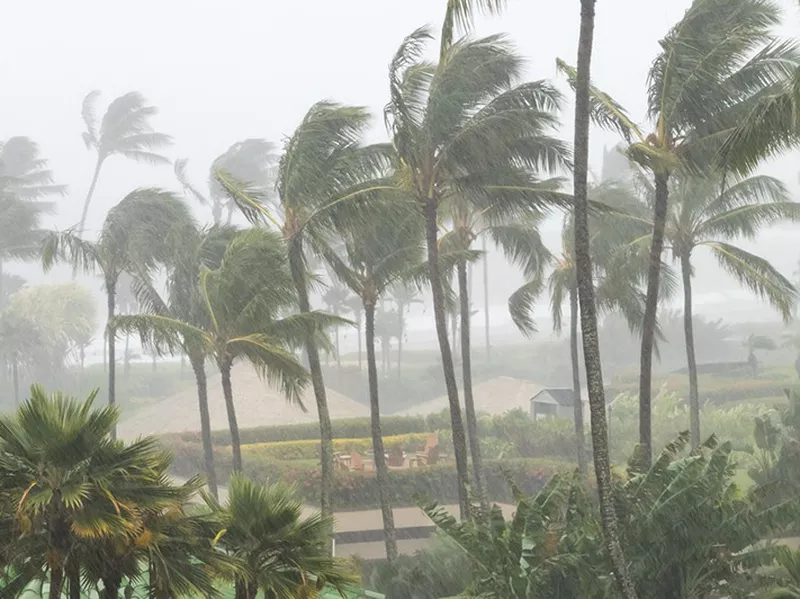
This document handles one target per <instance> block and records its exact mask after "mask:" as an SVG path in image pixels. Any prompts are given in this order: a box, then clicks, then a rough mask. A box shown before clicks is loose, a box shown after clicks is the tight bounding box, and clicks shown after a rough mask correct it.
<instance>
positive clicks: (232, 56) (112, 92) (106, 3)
mask: <svg viewBox="0 0 800 599" xmlns="http://www.w3.org/2000/svg"><path fill="white" fill-rule="evenodd" d="M783 1H784V2H785V5H786V6H787V7H788V6H789V4H790V3H789V1H788V0H783ZM689 3H690V2H689V0H661V1H658V0H600V2H599V3H598V12H597V32H596V39H595V59H594V66H593V78H594V80H595V82H596V83H597V84H598V85H600V86H601V87H603V88H605V89H606V90H607V91H608V92H609V93H611V94H612V95H614V96H615V97H616V98H617V99H618V100H619V101H620V102H622V103H623V104H624V105H625V106H626V107H628V109H629V111H630V112H631V114H632V115H634V116H635V117H637V118H638V117H639V116H640V115H643V113H644V101H645V94H644V85H645V79H646V74H647V70H648V68H649V66H650V62H651V60H652V58H653V57H654V56H655V54H656V52H657V49H658V45H657V43H658V40H659V38H660V37H662V36H663V34H664V33H665V32H666V31H667V29H668V28H669V26H670V25H671V24H672V23H674V22H675V21H676V20H677V19H679V18H680V16H681V15H682V14H683V11H684V10H685V9H686V7H687V6H688V5H689ZM3 4H4V5H3V9H4V10H3V12H4V15H3V16H4V19H3V20H4V23H5V27H4V32H3V35H2V37H0V49H2V51H1V52H0V56H2V67H3V69H2V70H3V93H2V94H1V95H0V114H2V116H3V118H2V119H0V139H5V138H7V137H10V136H12V135H26V136H29V137H31V138H33V139H34V140H35V141H37V142H38V143H39V144H40V145H41V147H42V153H43V155H44V157H46V158H48V159H49V160H50V164H51V168H52V169H53V170H54V171H55V173H56V176H57V179H58V182H59V183H64V184H67V185H68V186H69V190H70V192H69V195H68V196H67V197H66V198H64V199H63V200H62V201H61V208H60V211H59V216H58V218H57V224H58V225H59V226H60V227H62V228H64V227H67V226H70V225H73V224H75V223H76V222H77V221H78V219H79V215H80V208H81V204H82V201H83V197H84V195H85V193H86V190H87V188H88V185H89V179H90V177H91V174H92V168H93V164H94V155H93V154H92V153H90V152H89V151H87V150H86V149H85V147H84V145H83V142H82V140H81V132H82V130H83V123H82V120H81V117H80V108H81V101H82V99H83V97H84V96H85V95H86V93H87V92H89V91H90V90H93V89H97V90H100V91H101V92H102V94H103V95H102V97H101V99H100V102H99V104H98V113H99V114H102V112H103V111H104V110H105V107H106V105H107V103H108V102H109V101H110V100H111V99H113V98H114V97H116V96H118V95H120V94H122V93H125V92H127V91H130V90H139V91H141V92H142V93H143V94H144V95H145V96H146V97H147V98H148V100H149V101H150V102H151V103H152V104H154V105H156V106H158V107H159V109H160V111H161V112H160V115H159V116H158V118H157V119H156V125H157V128H158V130H160V131H163V132H165V133H169V134H171V135H173V136H174V137H175V142H176V143H175V147H174V148H172V149H171V150H169V155H170V157H172V158H180V157H186V158H189V159H190V173H191V175H192V177H193V179H194V180H195V181H196V182H198V183H204V181H205V176H206V173H207V168H208V165H209V164H210V162H211V161H212V160H213V158H214V157H215V156H217V155H218V154H220V153H222V152H223V151H225V150H226V149H227V148H228V147H229V146H230V145H231V144H232V143H234V142H235V141H237V140H240V139H243V138H247V137H264V138H267V139H270V140H275V141H280V140H281V139H282V137H283V136H285V135H287V134H289V133H290V132H291V131H292V129H293V128H294V127H295V126H296V124H297V123H298V121H299V120H300V118H301V117H302V115H303V114H304V113H305V111H306V110H307V109H308V107H309V106H310V105H311V104H312V103H314V102H316V101H318V100H320V99H323V98H328V99H334V100H338V101H341V102H345V103H353V104H363V105H366V106H369V107H370V108H371V109H372V110H373V111H374V112H375V113H376V115H379V114H380V111H381V110H382V108H383V105H384V104H385V102H386V98H387V81H386V74H387V64H388V62H389V60H390V57H391V56H392V54H393V52H394V51H395V49H396V48H397V46H398V44H399V43H400V41H401V40H402V38H403V37H404V36H405V35H406V34H408V33H409V32H410V31H412V30H413V29H414V28H416V27H418V26H420V25H423V24H426V23H430V24H433V25H434V26H436V27H438V26H439V24H440V20H441V16H442V14H443V7H444V1H443V0H338V1H334V0H294V1H289V2H278V1H275V0H272V1H270V0H228V1H227V2H220V1H211V0H161V1H159V2H156V1H155V0H139V1H138V2H119V1H113V0H70V1H69V2H65V1H63V0H18V1H12V0H7V1H6V2H4V3H3ZM578 4H579V3H578V1H577V0H563V1H560V2H554V1H545V0H535V1H534V0H509V9H508V11H507V12H506V14H505V15H504V16H503V17H500V18H485V19H482V20H481V22H480V25H479V28H478V32H479V33H481V34H483V33H493V32H497V31H506V32H508V34H509V35H510V37H511V38H512V39H513V40H514V41H515V42H516V44H518V46H519V48H520V50H521V51H522V53H524V55H525V56H527V57H528V59H529V69H528V76H529V78H531V79H540V78H554V77H556V71H555V58H556V57H563V58H565V59H567V60H568V61H570V62H574V57H575V53H576V43H577V24H578V16H579V15H578V13H579V10H578ZM787 22H788V23H790V24H791V27H789V26H787V27H786V33H787V34H791V33H792V32H793V31H796V29H797V27H796V25H797V23H798V22H800V21H798V15H797V14H796V12H790V13H788V14H787ZM564 120H565V122H566V125H565V127H564V129H563V131H562V135H563V136H564V137H565V138H567V139H571V125H570V123H571V120H572V114H571V107H569V106H568V107H566V113H565V117H564ZM383 136H385V132H384V130H383V125H382V120H381V119H377V118H376V127H375V130H374V132H373V133H372V134H371V137H372V138H373V139H375V140H378V139H381V138H382V137H383ZM614 141H615V139H614V137H613V136H611V135H609V134H604V133H600V132H594V133H593V139H592V162H593V164H592V168H593V169H594V170H596V171H597V172H599V168H600V158H601V156H602V150H603V146H604V145H606V144H608V145H610V144H612V143H614ZM768 170H769V172H770V173H771V174H778V175H780V176H782V177H783V178H785V180H786V181H787V183H788V184H790V185H791V186H792V189H793V190H795V191H796V190H797V188H798V185H797V182H798V178H797V177H798V174H797V172H798V170H800V169H798V167H797V156H796V155H795V156H791V157H787V158H785V159H783V160H781V161H779V162H778V163H777V164H773V165H770V167H768ZM151 185H158V186H164V187H172V188H176V187H177V186H176V184H175V181H174V179H173V176H172V169H171V168H170V167H151V166H147V165H137V164H134V163H131V162H129V161H126V160H124V159H122V158H119V157H114V158H112V159H111V160H109V161H108V163H107V164H106V165H105V167H104V170H103V173H102V176H101V180H100V183H99V186H98V190H97V193H96V195H95V200H94V205H93V207H92V210H91V212H90V216H89V222H88V229H89V230H90V231H91V230H96V229H97V227H98V225H99V223H100V222H101V221H102V219H103V217H104V214H105V211H106V210H107V209H108V208H109V207H110V206H112V205H113V204H114V203H116V202H117V201H119V199H121V198H122V197H123V196H124V195H125V193H127V192H128V191H130V190H132V189H133V188H135V187H139V186H151ZM794 235H796V230H794V229H791V228H787V227H782V228H781V229H780V230H779V231H778V232H774V231H773V232H771V233H770V234H769V235H768V236H764V237H762V240H761V241H762V242H763V243H760V244H759V247H760V251H761V253H762V254H764V255H765V256H766V257H768V258H770V259H773V260H774V261H775V262H776V264H777V265H778V266H779V267H780V268H782V269H783V270H784V271H785V272H786V274H789V275H790V274H791V273H792V270H793V268H794V265H795V263H796V261H797V258H798V254H799V253H800V248H798V244H797V243H796V242H792V238H793V236H794ZM548 237H549V239H552V240H553V242H554V243H555V242H557V241H558V235H557V232H555V231H553V232H551V233H550V234H549V236H548ZM749 247H753V246H749ZM706 266H707V263H706V262H703V263H702V264H701V269H702V270H701V271H700V274H702V275H704V276H702V277H699V279H700V280H699V281H698V288H699V291H700V292H701V293H705V292H709V291H717V290H719V289H720V284H721V282H722V284H725V283H724V281H725V280H726V279H724V278H723V277H719V276H715V275H713V274H712V272H711V268H710V267H709V268H706ZM34 270H35V269H34ZM498 272H500V273H501V274H500V278H501V279H506V278H507V277H508V276H509V274H508V272H509V271H507V270H505V269H503V270H502V271H499V270H498ZM26 275H29V276H30V278H31V279H32V280H41V279H40V277H38V276H36V275H35V274H34V272H32V271H30V270H27V269H26ZM705 275H708V276H705ZM505 283H506V284H504V285H502V288H503V292H505V288H506V287H508V288H512V287H513V286H514V285H513V281H505ZM734 287H735V285H733V284H731V285H730V288H734ZM502 301H504V298H503V300H502Z"/></svg>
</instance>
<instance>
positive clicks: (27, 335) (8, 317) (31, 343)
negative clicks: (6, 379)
mask: <svg viewBox="0 0 800 599" xmlns="http://www.w3.org/2000/svg"><path fill="white" fill-rule="evenodd" d="M44 345H46V337H45V335H44V333H43V331H42V328H41V327H40V326H39V324H38V323H37V322H35V321H34V320H33V319H31V318H30V317H28V316H27V315H25V314H18V313H16V312H13V311H11V310H7V311H5V312H2V313H0V356H2V359H3V366H4V367H5V366H6V365H7V364H8V365H10V366H11V388H12V392H13V394H14V405H15V406H18V405H19V403H20V395H19V392H20V389H19V371H20V368H25V367H26V366H28V365H32V363H35V360H36V358H37V353H38V351H39V350H40V349H41V347H42V346H44Z"/></svg>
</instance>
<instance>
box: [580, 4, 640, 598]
mask: <svg viewBox="0 0 800 599" xmlns="http://www.w3.org/2000/svg"><path fill="white" fill-rule="evenodd" d="M594 8H595V0H581V17H580V33H579V36H578V63H577V69H576V71H575V136H574V150H573V151H574V152H575V167H574V171H573V181H574V183H573V193H574V194H575V199H574V211H573V214H574V218H575V279H576V286H577V288H578V301H579V307H580V315H581V333H582V335H583V356H584V358H583V359H584V363H585V366H586V379H587V387H588V392H589V410H590V413H591V418H592V427H591V430H592V450H593V457H594V470H595V476H596V478H597V490H598V495H599V500H600V516H601V521H602V523H603V536H604V538H605V542H606V548H607V550H608V555H609V557H610V560H611V566H612V571H613V573H614V577H615V579H616V581H617V586H618V587H619V589H620V591H621V593H622V595H623V597H625V599H634V598H635V597H636V590H635V588H634V586H633V582H632V581H631V577H630V574H629V572H628V565H627V562H626V561H625V555H624V553H623V551H622V546H621V544H620V540H619V523H618V519H617V513H616V510H615V508H614V503H613V498H612V496H611V493H612V489H611V465H610V458H609V452H608V423H607V420H606V405H605V403H606V402H605V390H604V388H603V365H602V361H601V359H600V343H599V340H598V337H597V308H596V306H595V297H594V284H593V269H592V256H591V239H590V233H589V198H588V183H589V182H588V176H589V121H590V116H591V104H590V91H591V70H592V68H591V67H592V49H593V41H594V17H595V13H594Z"/></svg>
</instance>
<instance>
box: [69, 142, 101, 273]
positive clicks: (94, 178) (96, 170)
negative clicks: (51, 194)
mask: <svg viewBox="0 0 800 599" xmlns="http://www.w3.org/2000/svg"><path fill="white" fill-rule="evenodd" d="M103 160H104V158H102V157H101V156H100V155H98V156H97V164H95V167H94V174H93V175H92V182H91V184H90V185H89V191H88V193H87V194H86V199H85V200H83V211H82V212H81V222H80V224H79V225H78V235H82V234H83V228H84V227H85V226H86V217H87V216H88V215H89V204H90V203H91V201H92V197H93V196H94V190H95V188H96V187H97V180H98V179H99V178H100V169H101V168H103ZM76 274H77V270H73V271H72V278H73V279H74V278H75V276H76Z"/></svg>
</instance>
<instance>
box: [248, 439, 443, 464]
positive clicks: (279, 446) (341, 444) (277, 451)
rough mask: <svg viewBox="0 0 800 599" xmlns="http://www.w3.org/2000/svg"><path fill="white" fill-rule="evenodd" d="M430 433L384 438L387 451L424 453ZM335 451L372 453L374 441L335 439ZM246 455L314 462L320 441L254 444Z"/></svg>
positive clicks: (317, 456)
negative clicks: (398, 450) (397, 449)
mask: <svg viewBox="0 0 800 599" xmlns="http://www.w3.org/2000/svg"><path fill="white" fill-rule="evenodd" d="M427 439H428V433H410V434H405V435H390V436H388V437H384V438H383V444H384V447H385V448H386V451H390V450H392V449H395V448H397V447H399V448H401V449H403V451H422V449H423V448H424V447H425V442H426V441H427ZM333 451H335V452H338V453H350V452H352V451H357V452H359V453H362V454H363V453H366V452H368V451H372V439H371V438H368V437H366V438H361V439H334V440H333ZM242 453H243V454H244V455H254V454H262V455H263V456H264V457H266V458H270V459H273V460H314V459H319V440H316V439H313V440H307V441H278V442H274V443H252V444H250V445H245V446H243V447H242Z"/></svg>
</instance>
